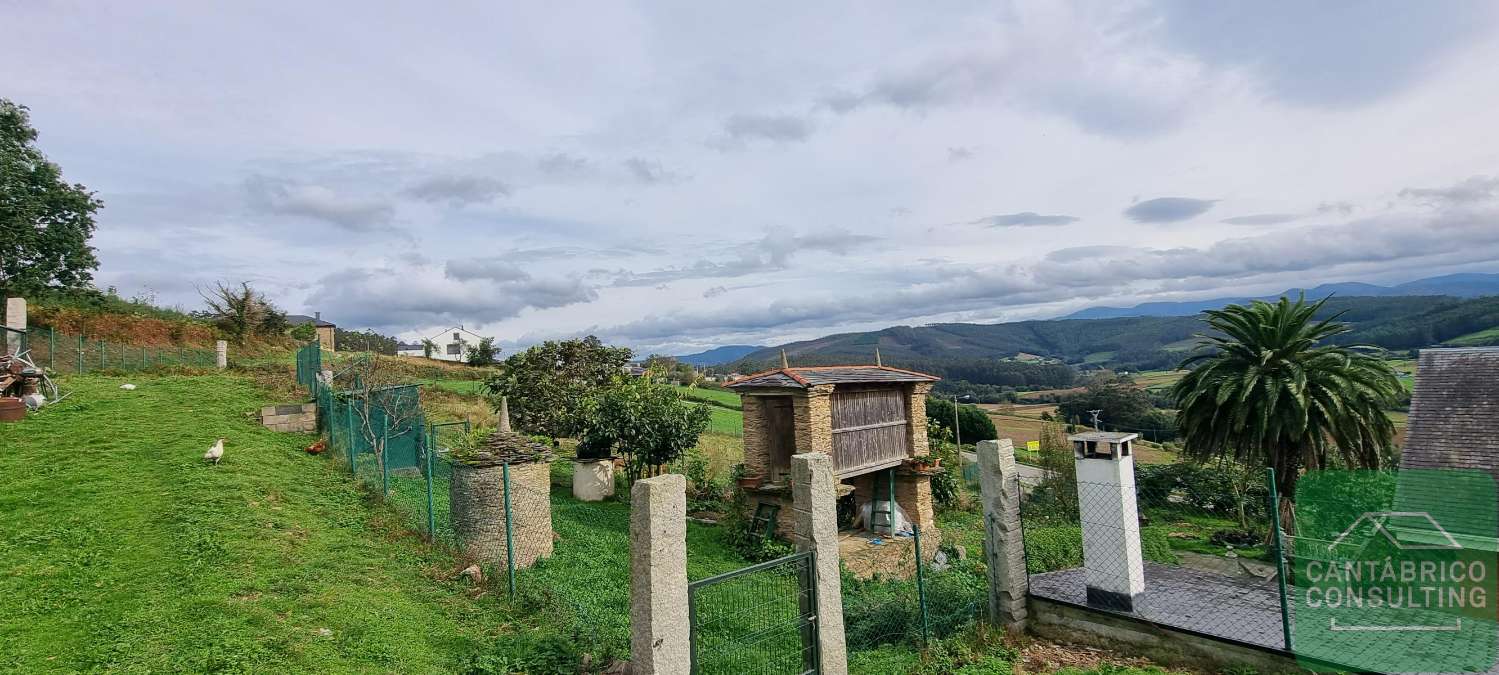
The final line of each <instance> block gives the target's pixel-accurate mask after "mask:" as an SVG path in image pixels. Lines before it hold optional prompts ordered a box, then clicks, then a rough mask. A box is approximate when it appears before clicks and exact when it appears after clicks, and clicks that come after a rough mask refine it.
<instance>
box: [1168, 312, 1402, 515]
mask: <svg viewBox="0 0 1499 675" xmlns="http://www.w3.org/2000/svg"><path fill="white" fill-rule="evenodd" d="M1324 302H1326V300H1323V301H1322V302H1317V303H1313V304H1308V303H1307V302H1306V301H1305V299H1304V298H1302V299H1298V300H1297V301H1296V302H1294V303H1293V302H1291V301H1290V300H1288V299H1287V298H1284V297H1283V298H1281V299H1280V301H1279V302H1276V303H1274V304H1271V303H1268V302H1264V301H1255V302H1253V303H1251V304H1249V305H1229V306H1228V307H1225V308H1223V309H1221V310H1209V311H1207V312H1206V314H1207V315H1208V318H1207V323H1208V325H1209V326H1210V327H1211V328H1212V329H1213V331H1215V333H1216V335H1211V336H1204V337H1203V339H1205V340H1207V341H1208V342H1209V343H1210V344H1211V346H1212V348H1213V351H1212V352H1209V353H1203V354H1198V355H1195V356H1193V357H1191V358H1189V359H1187V360H1186V361H1184V362H1183V363H1182V365H1181V367H1182V368H1186V367H1189V366H1191V367H1192V371H1191V372H1190V373H1188V374H1187V375H1186V376H1185V377H1183V378H1182V379H1181V380H1180V381H1178V382H1177V383H1176V386H1175V387H1174V388H1173V389H1172V395H1173V396H1174V397H1175V399H1176V401H1177V407H1178V413H1177V424H1178V426H1180V428H1181V431H1182V435H1183V440H1184V442H1185V445H1186V452H1187V453H1188V455H1190V456H1193V457H1196V458H1199V459H1207V458H1212V457H1217V456H1224V455H1226V456H1230V457H1233V458H1234V459H1236V460H1238V461H1240V462H1243V463H1245V464H1249V465H1252V466H1269V467H1272V468H1274V469H1275V478H1276V487H1277V489H1278V491H1279V492H1280V495H1281V503H1280V508H1281V515H1282V519H1283V520H1282V522H1283V523H1285V525H1286V527H1288V528H1289V527H1292V523H1291V517H1292V505H1293V500H1294V498H1295V494H1296V492H1295V491H1296V482H1297V480H1298V479H1299V478H1300V475H1301V471H1302V470H1303V469H1316V468H1324V467H1329V466H1333V465H1334V464H1335V463H1338V462H1340V463H1341V464H1342V465H1344V466H1348V467H1363V468H1375V467H1378V466H1379V463H1380V457H1381V455H1382V452H1383V451H1384V450H1385V449H1386V448H1387V447H1388V446H1389V445H1390V444H1391V441H1392V439H1393V437H1394V433H1395V430H1394V425H1393V424H1391V422H1390V419H1389V417H1387V416H1386V415H1385V408H1386V407H1387V406H1388V405H1389V404H1390V403H1391V402H1392V401H1393V400H1394V399H1395V397H1396V395H1397V394H1398V393H1399V391H1400V389H1401V386H1400V382H1399V380H1398V379H1396V376H1395V372H1394V370H1392V369H1391V368H1390V366H1389V365H1388V364H1386V363H1385V362H1384V361H1382V360H1380V359H1378V358H1375V357H1374V356H1371V355H1370V354H1367V353H1365V352H1363V351H1361V350H1360V349H1359V348H1353V347H1342V346H1332V345H1320V344H1319V343H1321V342H1323V341H1325V340H1328V339H1330V338H1333V337H1335V336H1337V335H1341V334H1343V333H1346V332H1348V331H1349V330H1350V329H1349V327H1348V326H1347V325H1346V324H1343V323H1338V322H1337V319H1338V317H1339V316H1340V314H1339V315H1334V316H1332V317H1331V318H1328V319H1325V320H1322V321H1316V322H1314V320H1313V315H1314V314H1315V313H1316V312H1317V311H1318V310H1319V309H1321V308H1322V305H1323V303H1324Z"/></svg>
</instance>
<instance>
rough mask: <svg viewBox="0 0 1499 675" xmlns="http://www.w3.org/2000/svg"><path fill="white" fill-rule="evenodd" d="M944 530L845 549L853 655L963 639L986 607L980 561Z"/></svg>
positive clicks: (864, 539) (857, 541) (863, 541)
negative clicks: (948, 540)
mask: <svg viewBox="0 0 1499 675" xmlns="http://www.w3.org/2000/svg"><path fill="white" fill-rule="evenodd" d="M939 540H940V537H939V536H938V533H937V530H935V528H933V529H932V530H930V531H929V532H928V531H923V530H921V529H920V528H915V527H913V528H911V530H910V531H905V532H897V533H896V534H895V536H893V537H892V536H888V535H876V534H870V533H863V534H861V535H860V536H854V537H850V538H848V539H846V540H845V541H844V543H843V545H842V546H841V548H842V573H843V580H842V581H843V626H844V632H845V638H846V640H847V644H848V648H849V650H850V651H861V650H873V649H877V648H879V647H881V646H884V645H906V646H910V647H923V646H925V645H926V644H927V643H928V642H929V641H930V640H932V639H936V638H943V637H947V636H950V635H954V634H957V633H959V632H961V631H963V630H964V629H966V628H967V627H969V626H971V625H972V624H973V623H974V622H975V621H977V620H979V619H980V617H981V616H982V615H983V613H984V611H985V609H986V608H987V602H988V590H987V589H988V580H987V578H986V577H985V574H984V571H983V568H982V566H981V565H980V563H979V561H977V560H973V559H968V558H967V557H966V556H965V557H963V558H960V557H959V555H958V554H957V553H956V550H957V549H956V548H955V547H953V546H947V545H943V544H942V543H941V542H940V541H939Z"/></svg>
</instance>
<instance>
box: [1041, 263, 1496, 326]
mask: <svg viewBox="0 0 1499 675" xmlns="http://www.w3.org/2000/svg"><path fill="white" fill-rule="evenodd" d="M1302 293H1305V294H1306V297H1307V299H1308V300H1321V299H1322V298H1325V297H1327V296H1329V295H1339V296H1344V297H1351V296H1358V297H1391V296H1411V295H1446V296H1451V297H1455V298H1476V297H1479V296H1484V295H1499V274H1476V273H1465V274H1447V275H1443V276H1439V277H1429V278H1426V279H1417V280H1415V281H1409V282H1406V283H1403V284H1396V285H1394V286H1379V285H1376V284H1366V283H1361V282H1357V281H1348V282H1341V283H1332V284H1322V285H1321V286H1317V287H1315V288H1306V289H1302V288H1291V289H1287V290H1285V291H1283V292H1281V293H1276V294H1274V295H1265V296H1259V297H1255V298H1251V297H1227V298H1213V299H1210V300H1189V301H1185V302H1146V303H1141V304H1138V305H1135V306H1133V307H1089V308H1087V309H1082V310H1078V311H1076V312H1073V313H1071V314H1068V315H1066V316H1064V317H1061V318H1063V319H1116V318H1120V317H1126V316H1193V315H1195V314H1198V313H1199V312H1201V311H1203V310H1205V309H1217V308H1219V307H1223V306H1225V305H1235V304H1243V303H1246V302H1249V301H1250V300H1275V299H1277V298H1279V297H1281V296H1286V297H1289V298H1295V297H1296V296H1297V295H1300V294H1302Z"/></svg>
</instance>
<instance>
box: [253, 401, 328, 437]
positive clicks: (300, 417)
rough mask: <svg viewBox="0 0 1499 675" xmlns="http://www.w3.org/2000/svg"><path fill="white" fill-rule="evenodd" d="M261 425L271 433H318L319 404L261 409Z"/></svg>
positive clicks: (291, 404)
mask: <svg viewBox="0 0 1499 675" xmlns="http://www.w3.org/2000/svg"><path fill="white" fill-rule="evenodd" d="M260 424H261V426H264V427H265V428H267V429H270V430H271V431H300V432H304V433H311V432H314V431H317V404H316V403H290V404H285V405H268V406H266V407H264V408H261V409H260Z"/></svg>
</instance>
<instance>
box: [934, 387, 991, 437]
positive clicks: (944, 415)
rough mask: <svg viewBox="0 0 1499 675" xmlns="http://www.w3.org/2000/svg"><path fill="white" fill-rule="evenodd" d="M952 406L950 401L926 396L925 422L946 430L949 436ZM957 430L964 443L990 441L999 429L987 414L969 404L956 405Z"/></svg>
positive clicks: (950, 433) (951, 427) (951, 429)
mask: <svg viewBox="0 0 1499 675" xmlns="http://www.w3.org/2000/svg"><path fill="white" fill-rule="evenodd" d="M952 408H953V402H952V401H950V400H947V399H943V398H936V397H932V396H928V397H927V399H926V419H927V424H928V425H929V426H934V427H939V428H942V429H945V430H947V433H948V436H949V437H950V436H951V435H952V431H953V409H952ZM958 431H960V432H962V433H961V434H960V435H961V436H962V439H963V442H964V443H976V442H978V441H991V440H994V439H996V438H999V431H998V430H996V429H995V428H994V420H992V419H989V415H988V414H987V413H985V412H984V411H982V410H979V409H978V408H977V407H975V406H971V405H960V406H958Z"/></svg>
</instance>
